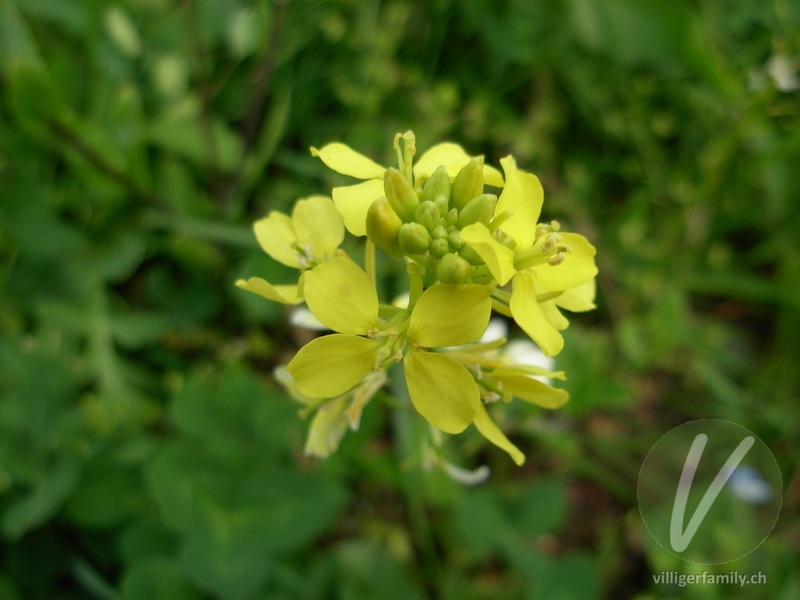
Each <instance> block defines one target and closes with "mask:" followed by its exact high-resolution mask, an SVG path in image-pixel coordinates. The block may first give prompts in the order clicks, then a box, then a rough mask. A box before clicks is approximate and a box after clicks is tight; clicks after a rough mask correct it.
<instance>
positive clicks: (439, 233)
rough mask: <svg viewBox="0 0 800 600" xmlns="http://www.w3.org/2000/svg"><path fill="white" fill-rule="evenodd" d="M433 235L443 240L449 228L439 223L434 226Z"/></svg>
mask: <svg viewBox="0 0 800 600" xmlns="http://www.w3.org/2000/svg"><path fill="white" fill-rule="evenodd" d="M431 235H432V236H433V239H435V240H441V239H444V238H446V237H447V230H446V229H445V228H444V226H443V225H437V226H436V227H434V228H433V231H432V232H431Z"/></svg>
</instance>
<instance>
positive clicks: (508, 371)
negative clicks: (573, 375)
mask: <svg viewBox="0 0 800 600" xmlns="http://www.w3.org/2000/svg"><path fill="white" fill-rule="evenodd" d="M506 375H511V376H517V375H533V376H536V377H550V378H553V379H560V380H562V381H566V380H567V376H566V375H565V374H564V371H549V370H547V369H545V368H544V367H537V366H535V365H514V366H513V367H506V366H503V367H498V368H496V369H494V370H493V371H492V373H491V377H494V378H497V379H501V378H502V377H504V376H506Z"/></svg>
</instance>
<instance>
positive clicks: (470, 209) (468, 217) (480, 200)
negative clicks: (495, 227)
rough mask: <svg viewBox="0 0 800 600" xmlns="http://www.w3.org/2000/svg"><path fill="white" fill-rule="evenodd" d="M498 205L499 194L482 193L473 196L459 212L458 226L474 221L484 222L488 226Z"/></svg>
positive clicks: (464, 225) (470, 223) (461, 226)
mask: <svg viewBox="0 0 800 600" xmlns="http://www.w3.org/2000/svg"><path fill="white" fill-rule="evenodd" d="M496 205H497V196H495V195H494V194H481V195H480V196H478V197H477V198H473V199H472V200H470V201H469V202H468V203H467V205H466V206H465V207H464V208H463V209H462V210H461V212H459V213H458V226H459V227H460V228H464V227H466V226H467V225H472V224H473V223H483V224H484V225H487V226H488V225H489V222H490V221H491V220H492V215H493V214H494V207H495V206H496Z"/></svg>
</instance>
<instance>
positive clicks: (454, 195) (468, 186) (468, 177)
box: [387, 156, 483, 211]
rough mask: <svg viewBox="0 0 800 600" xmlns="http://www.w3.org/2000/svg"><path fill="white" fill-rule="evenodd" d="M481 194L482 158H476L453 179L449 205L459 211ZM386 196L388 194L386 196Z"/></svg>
mask: <svg viewBox="0 0 800 600" xmlns="http://www.w3.org/2000/svg"><path fill="white" fill-rule="evenodd" d="M482 193H483V157H482V156H476V157H475V158H473V159H472V160H471V161H469V162H468V163H467V164H466V165H465V166H464V167H463V168H462V169H461V170H460V171H459V172H458V175H456V178H455V179H453V189H452V191H451V192H450V205H451V206H454V207H455V208H457V209H458V210H459V211H460V210H461V209H463V208H464V207H465V206H466V205H467V203H468V202H469V201H470V200H472V199H473V198H475V197H476V196H480V195H481V194H482ZM387 196H388V194H387Z"/></svg>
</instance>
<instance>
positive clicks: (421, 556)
mask: <svg viewBox="0 0 800 600" xmlns="http://www.w3.org/2000/svg"><path fill="white" fill-rule="evenodd" d="M397 381H398V382H400V381H402V378H398V380H397ZM401 385H402V383H400V385H397V384H396V385H394V386H393V392H394V393H395V395H399V394H398V391H399V389H398V388H399V387H400V386H401ZM402 387H403V388H405V386H404V385H402ZM402 395H403V396H405V399H406V404H405V405H404V406H403V408H400V409H396V410H394V411H393V415H392V424H393V429H394V434H395V435H394V440H395V449H396V452H397V454H398V464H400V465H401V467H400V468H401V472H400V481H401V485H402V491H403V495H404V496H405V499H406V507H407V511H408V512H407V514H408V521H409V525H410V528H411V536H412V538H413V539H414V540H415V541H416V544H415V546H416V547H417V551H418V555H417V563H418V565H417V566H418V569H419V573H420V574H421V576H422V577H421V579H422V583H423V585H424V586H425V589H426V592H427V596H428V597H429V598H441V597H442V595H441V592H442V589H441V588H442V587H443V586H442V581H443V576H442V574H443V568H442V564H441V561H440V560H439V556H438V553H437V552H436V544H435V532H434V531H433V528H432V526H431V525H432V524H431V522H430V520H429V519H428V516H427V515H426V513H425V499H424V497H423V494H422V490H423V485H422V473H421V471H420V469H419V468H417V467H416V466H411V467H410V468H405V469H404V468H403V467H402V465H408V463H409V462H410V461H409V459H410V458H411V457H412V456H414V454H415V453H416V452H418V449H419V439H418V435H417V434H418V432H417V431H416V430H415V427H414V425H415V423H414V414H413V413H412V412H411V411H410V410H408V392H407V391H406V390H403V394H402Z"/></svg>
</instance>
